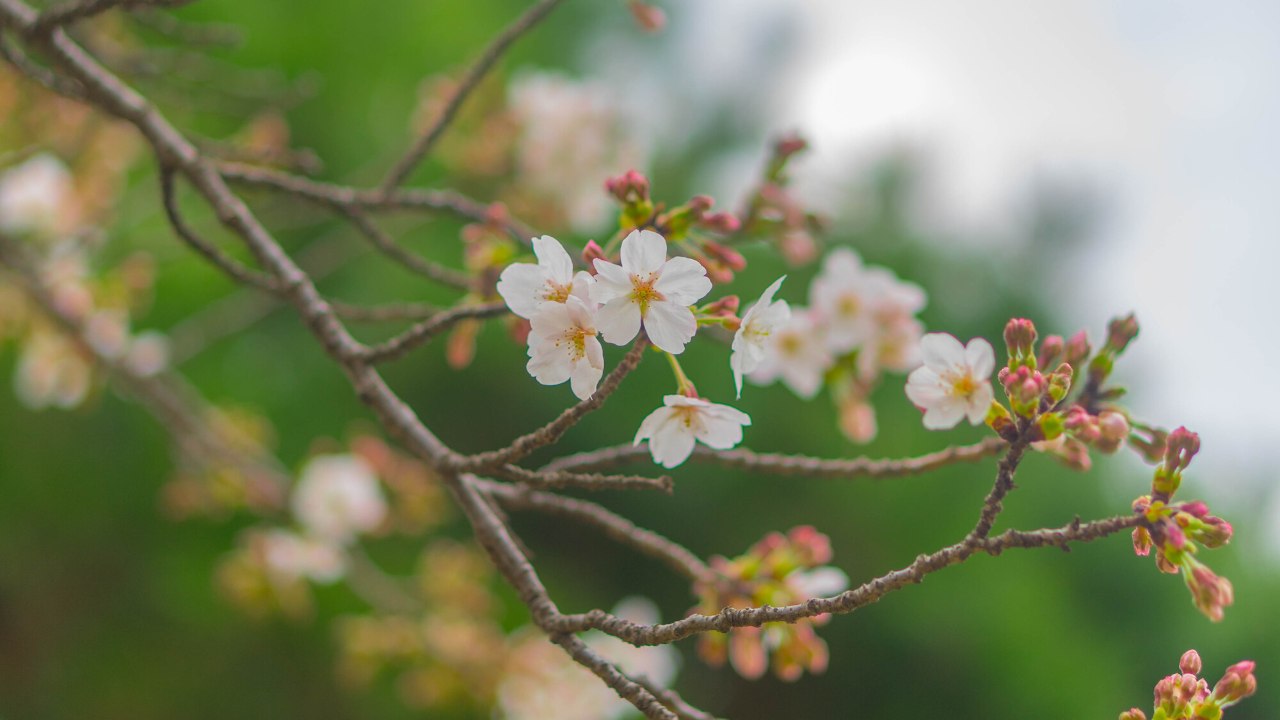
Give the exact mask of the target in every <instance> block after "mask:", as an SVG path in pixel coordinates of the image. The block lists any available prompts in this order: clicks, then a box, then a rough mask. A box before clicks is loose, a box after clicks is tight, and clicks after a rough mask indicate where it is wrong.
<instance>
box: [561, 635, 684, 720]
mask: <svg viewBox="0 0 1280 720" xmlns="http://www.w3.org/2000/svg"><path fill="white" fill-rule="evenodd" d="M551 642H553V643H555V644H557V645H559V646H560V647H562V648H564V651H565V652H567V653H569V657H571V658H573V659H574V660H575V661H576V662H577V663H578V664H579V665H582V666H583V667H585V668H587V669H588V670H590V671H591V672H593V673H595V676H596V677H598V678H600V679H601V680H603V681H604V684H605V685H608V686H609V687H610V688H612V689H613V691H614V692H616V693H618V697H620V698H622V699H623V700H626V701H627V702H629V703H631V704H632V705H634V706H635V708H636V709H637V710H639V711H640V712H642V713H644V716H645V717H647V718H653V719H654V720H680V716H679V715H677V714H675V713H674V712H672V711H671V710H670V709H669V708H668V707H667V706H666V705H663V704H662V701H660V700H658V698H657V697H655V696H654V694H653V693H652V692H650V691H649V690H648V689H647V688H646V687H644V686H643V685H641V684H639V683H637V682H635V681H634V680H632V679H631V678H629V677H627V676H626V675H623V674H622V671H620V670H618V668H616V667H614V666H613V663H610V662H609V661H608V660H605V659H604V658H602V657H600V655H599V654H598V653H596V651H594V650H592V649H591V647H590V646H589V645H587V644H586V643H585V642H583V641H582V639H581V638H579V637H578V636H576V635H569V634H567V633H558V634H555V635H552V636H551Z"/></svg>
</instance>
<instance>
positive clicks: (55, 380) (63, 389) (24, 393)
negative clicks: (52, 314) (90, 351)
mask: <svg viewBox="0 0 1280 720" xmlns="http://www.w3.org/2000/svg"><path fill="white" fill-rule="evenodd" d="M92 380H93V367H92V365H90V363H89V360H88V358H86V357H85V356H84V355H83V354H82V353H81V352H80V350H79V349H77V348H76V346H75V345H73V344H72V343H71V341H69V340H67V339H66V338H64V337H63V336H62V335H60V334H58V333H57V332H56V331H53V330H46V329H44V328H39V329H36V330H34V331H32V333H31V334H30V335H29V336H28V337H27V341H26V343H25V344H24V345H23V347H22V354H21V355H20V356H19V357H18V368H17V372H16V373H15V374H14V378H13V383H14V391H15V393H16V394H17V396H18V399H19V400H20V401H22V404H23V405H26V406H27V407H29V408H31V409H32V410H42V409H44V408H47V407H57V408H62V409H64V410H65V409H69V408H73V407H76V406H77V405H79V404H80V403H82V402H84V399H85V397H86V396H87V395H88V394H89V388H90V386H91V385H92Z"/></svg>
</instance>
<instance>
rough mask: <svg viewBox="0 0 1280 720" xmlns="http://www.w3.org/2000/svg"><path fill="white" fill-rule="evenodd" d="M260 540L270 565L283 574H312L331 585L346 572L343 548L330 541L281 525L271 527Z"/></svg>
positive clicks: (299, 575) (309, 576)
mask: <svg viewBox="0 0 1280 720" xmlns="http://www.w3.org/2000/svg"><path fill="white" fill-rule="evenodd" d="M260 541H261V543H262V546H261V547H262V558H263V561H264V563H265V565H266V567H267V569H268V570H270V571H271V572H273V573H275V574H277V575H279V576H281V577H283V578H286V579H290V580H293V579H300V578H310V579H312V580H314V581H316V582H318V583H321V584H326V585H327V584H330V583H334V582H337V581H338V580H339V579H340V578H341V577H342V576H343V574H344V573H345V572H346V569H347V561H346V558H345V557H344V556H343V554H342V550H341V549H339V548H337V547H335V546H333V545H330V544H329V543H326V542H323V541H320V540H316V539H315V538H309V537H303V536H301V535H299V534H297V533H295V532H290V531H288V530H281V529H274V530H268V531H267V532H265V533H263V534H262V535H261V540H260Z"/></svg>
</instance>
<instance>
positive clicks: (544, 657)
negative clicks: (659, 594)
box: [497, 597, 680, 720]
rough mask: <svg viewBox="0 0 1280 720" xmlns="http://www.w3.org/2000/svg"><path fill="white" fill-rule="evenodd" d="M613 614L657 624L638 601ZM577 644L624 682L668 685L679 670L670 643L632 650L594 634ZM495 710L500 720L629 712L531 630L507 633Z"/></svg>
mask: <svg viewBox="0 0 1280 720" xmlns="http://www.w3.org/2000/svg"><path fill="white" fill-rule="evenodd" d="M613 614H614V615H617V616H618V617H621V618H624V619H626V620H630V621H631V622H635V623H643V624H647V625H652V624H656V623H658V622H660V618H659V616H658V609H657V607H656V606H654V604H653V603H652V602H651V601H649V600H647V599H645V598H639V597H631V598H625V599H623V600H622V601H621V602H619V603H618V605H617V606H616V607H615V608H614V609H613ZM583 641H584V642H585V643H586V644H587V645H588V646H589V647H590V648H591V649H592V650H594V651H595V652H596V653H597V654H599V655H600V656H601V657H602V658H604V659H606V660H608V661H609V662H610V663H613V665H614V666H615V667H617V668H618V669H619V670H620V671H622V673H623V674H625V675H626V676H627V677H630V678H638V679H643V680H645V681H647V682H648V683H650V684H651V685H653V686H656V687H668V686H670V684H671V683H672V681H673V680H675V676H676V673H677V672H678V671H679V668H680V656H679V654H678V653H677V652H676V651H675V648H673V647H671V646H670V645H657V646H652V647H636V646H634V645H630V644H627V643H625V642H623V641H621V640H619V639H617V638H615V637H612V636H610V635H605V634H603V633H600V632H590V633H586V634H585V635H584V636H583ZM497 701H498V702H497V706H498V709H499V710H501V712H502V717H503V718H506V720H617V718H621V717H626V716H631V715H633V714H634V713H635V708H634V707H632V706H631V704H630V703H628V702H626V701H625V700H623V699H621V698H620V697H618V694H617V693H615V692H614V691H613V690H611V689H610V688H609V687H608V686H607V685H605V684H603V683H601V682H600V680H599V679H598V678H596V676H595V675H593V674H592V673H591V671H589V670H587V669H586V668H584V667H583V666H581V665H579V664H577V663H575V662H574V661H573V660H572V659H571V658H570V657H569V656H568V655H567V654H565V653H564V652H563V651H562V650H560V649H559V648H557V647H555V646H554V645H552V644H551V642H550V641H548V640H547V638H546V636H545V634H543V633H542V632H541V631H540V630H536V629H534V628H531V627H530V628H523V629H521V630H517V631H516V632H515V633H513V634H512V636H511V638H510V641H509V650H508V655H507V658H506V661H505V663H504V664H503V677H502V680H501V682H500V684H499V686H498V694H497Z"/></svg>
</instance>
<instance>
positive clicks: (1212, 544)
mask: <svg viewBox="0 0 1280 720" xmlns="http://www.w3.org/2000/svg"><path fill="white" fill-rule="evenodd" d="M1234 534H1235V530H1234V528H1232V527H1231V523H1229V522H1227V521H1226V520H1223V519H1222V518H1220V517H1214V516H1213V515H1210V516H1208V517H1206V518H1204V520H1203V524H1202V525H1201V527H1200V529H1199V530H1197V531H1196V533H1195V538H1196V540H1199V541H1200V543H1201V544H1202V545H1204V546H1205V547H1207V548H1209V549H1211V550H1212V549H1213V548H1220V547H1222V546H1223V545H1226V544H1227V543H1229V542H1231V536H1232V535H1234Z"/></svg>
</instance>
